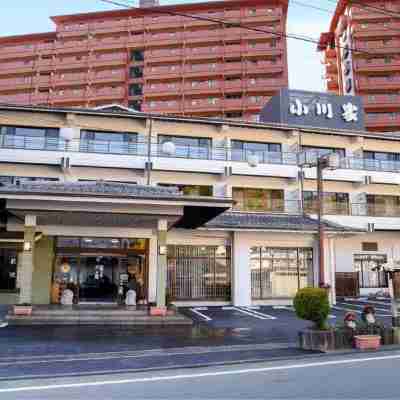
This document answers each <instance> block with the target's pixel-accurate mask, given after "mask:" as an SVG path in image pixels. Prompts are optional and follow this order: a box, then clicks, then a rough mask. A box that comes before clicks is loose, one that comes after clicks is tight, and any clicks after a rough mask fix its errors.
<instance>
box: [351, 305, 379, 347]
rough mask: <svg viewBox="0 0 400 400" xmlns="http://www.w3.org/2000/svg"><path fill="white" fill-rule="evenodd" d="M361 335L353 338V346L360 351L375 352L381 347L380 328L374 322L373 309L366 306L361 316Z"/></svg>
mask: <svg viewBox="0 0 400 400" xmlns="http://www.w3.org/2000/svg"><path fill="white" fill-rule="evenodd" d="M361 320H362V322H363V326H362V328H361V332H362V334H360V335H356V336H354V345H355V347H356V348H357V349H360V350H377V349H379V347H380V346H381V335H380V332H381V331H382V327H381V326H380V325H379V324H378V323H377V322H376V318H375V308H374V307H373V306H370V305H366V306H365V307H364V308H363V311H362V314H361Z"/></svg>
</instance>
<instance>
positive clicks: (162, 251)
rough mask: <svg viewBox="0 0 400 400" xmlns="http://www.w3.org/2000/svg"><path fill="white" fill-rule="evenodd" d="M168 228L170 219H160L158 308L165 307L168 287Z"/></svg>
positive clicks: (158, 232)
mask: <svg viewBox="0 0 400 400" xmlns="http://www.w3.org/2000/svg"><path fill="white" fill-rule="evenodd" d="M167 229H168V221H167V220H165V219H160V220H158V229H157V239H158V256H157V308H165V306H166V301H165V296H166V287H167Z"/></svg>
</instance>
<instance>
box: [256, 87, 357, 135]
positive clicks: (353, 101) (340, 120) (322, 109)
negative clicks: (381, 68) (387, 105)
mask: <svg viewBox="0 0 400 400" xmlns="http://www.w3.org/2000/svg"><path fill="white" fill-rule="evenodd" d="M260 120H261V121H262V122H267V123H268V122H276V123H281V124H288V125H298V126H310V127H315V128H330V129H346V130H364V129H365V126H364V108H363V105H362V99H361V97H357V96H337V95H333V94H329V93H318V92H305V91H300V90H288V89H282V90H281V91H280V93H279V94H278V95H276V96H274V97H272V99H271V100H270V101H269V102H268V103H267V105H266V106H265V107H264V109H263V110H262V113H261V118H260Z"/></svg>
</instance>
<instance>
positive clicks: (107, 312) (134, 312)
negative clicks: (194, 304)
mask: <svg viewBox="0 0 400 400" xmlns="http://www.w3.org/2000/svg"><path fill="white" fill-rule="evenodd" d="M111 314H112V315H113V316H118V317H121V318H122V317H126V316H145V315H147V314H148V311H147V310H68V309H63V310H40V309H33V310H32V315H38V316H39V315H41V316H67V315H68V316H81V317H85V316H100V317H101V316H107V315H111Z"/></svg>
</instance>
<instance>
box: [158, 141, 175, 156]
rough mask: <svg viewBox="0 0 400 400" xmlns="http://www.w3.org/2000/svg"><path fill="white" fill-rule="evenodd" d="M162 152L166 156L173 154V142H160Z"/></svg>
mask: <svg viewBox="0 0 400 400" xmlns="http://www.w3.org/2000/svg"><path fill="white" fill-rule="evenodd" d="M161 149H162V152H163V153H164V154H166V155H168V156H173V155H174V154H175V152H176V146H175V143H173V142H165V143H163V144H162V147H161Z"/></svg>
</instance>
